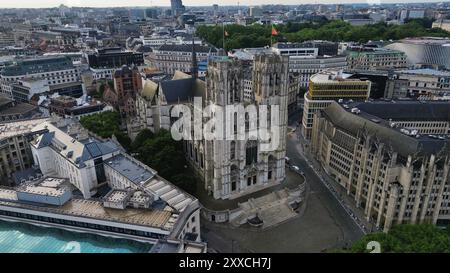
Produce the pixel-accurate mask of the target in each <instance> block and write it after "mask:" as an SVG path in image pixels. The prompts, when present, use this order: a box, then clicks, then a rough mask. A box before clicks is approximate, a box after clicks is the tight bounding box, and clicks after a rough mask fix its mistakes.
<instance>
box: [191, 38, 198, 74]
mask: <svg viewBox="0 0 450 273" xmlns="http://www.w3.org/2000/svg"><path fill="white" fill-rule="evenodd" d="M194 39H195V37H194V35H192V64H191V65H192V68H191V75H192V78H193V79H197V77H198V64H197V52H196V50H195V41H194Z"/></svg>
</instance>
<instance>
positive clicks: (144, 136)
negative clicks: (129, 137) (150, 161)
mask: <svg viewBox="0 0 450 273" xmlns="http://www.w3.org/2000/svg"><path fill="white" fill-rule="evenodd" d="M152 137H153V133H152V131H150V130H149V129H144V130H142V131H140V132H139V133H138V134H137V136H136V138H135V139H134V141H133V143H132V144H131V151H133V152H137V151H138V149H139V148H140V147H141V146H142V145H144V143H145V141H147V140H148V139H150V138H152Z"/></svg>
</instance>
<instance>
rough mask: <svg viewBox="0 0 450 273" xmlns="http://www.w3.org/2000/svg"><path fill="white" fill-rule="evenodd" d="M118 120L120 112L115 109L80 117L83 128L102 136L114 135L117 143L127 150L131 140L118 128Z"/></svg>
mask: <svg viewBox="0 0 450 273" xmlns="http://www.w3.org/2000/svg"><path fill="white" fill-rule="evenodd" d="M120 122H121V120H120V114H119V113H118V112H116V111H106V112H102V113H97V114H94V115H89V116H84V117H82V118H81V119H80V123H81V125H83V127H84V128H86V129H88V130H89V131H91V132H93V133H94V134H96V135H98V136H100V137H102V138H110V137H112V136H113V135H115V136H116V138H117V140H118V141H119V143H120V144H121V145H122V146H123V147H124V148H125V149H127V150H128V149H129V148H130V145H131V140H130V138H129V137H128V135H127V134H125V133H123V132H122V130H120Z"/></svg>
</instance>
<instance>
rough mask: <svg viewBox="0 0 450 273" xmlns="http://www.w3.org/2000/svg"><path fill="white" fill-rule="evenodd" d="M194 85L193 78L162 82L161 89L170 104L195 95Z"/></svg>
mask: <svg viewBox="0 0 450 273" xmlns="http://www.w3.org/2000/svg"><path fill="white" fill-rule="evenodd" d="M192 87H193V80H192V79H191V78H188V79H179V80H171V81H163V82H161V91H162V92H163V94H164V97H165V98H166V101H167V103H169V104H170V103H175V102H185V101H188V100H189V98H191V97H192V95H193V92H192V89H193V88H192Z"/></svg>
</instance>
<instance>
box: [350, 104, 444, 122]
mask: <svg viewBox="0 0 450 273" xmlns="http://www.w3.org/2000/svg"><path fill="white" fill-rule="evenodd" d="M355 107H357V108H358V109H360V110H361V111H364V112H366V113H368V114H371V115H374V116H377V117H379V118H382V119H384V120H389V119H392V120H436V121H437V120H441V121H450V103H448V102H444V101H442V102H417V101H395V102H385V101H379V102H367V103H360V104H357V105H355Z"/></svg>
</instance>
